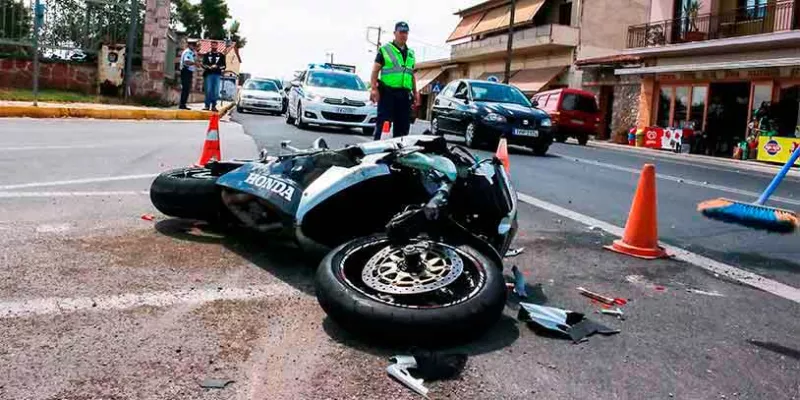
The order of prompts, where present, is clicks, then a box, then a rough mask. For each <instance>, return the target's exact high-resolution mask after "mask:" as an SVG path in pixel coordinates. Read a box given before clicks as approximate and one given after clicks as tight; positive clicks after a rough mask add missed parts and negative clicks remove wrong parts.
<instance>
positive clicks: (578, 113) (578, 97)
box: [531, 88, 600, 145]
mask: <svg viewBox="0 0 800 400" xmlns="http://www.w3.org/2000/svg"><path fill="white" fill-rule="evenodd" d="M531 102H533V105H534V107H538V108H541V109H542V110H544V111H547V113H548V114H550V119H551V120H552V121H553V128H552V129H553V131H554V135H553V136H554V137H555V139H556V141H557V142H559V143H563V142H565V141H566V140H567V138H568V137H570V136H571V137H574V138H576V139H578V143H580V144H581V145H586V142H588V141H589V135H594V134H595V133H596V132H597V125H598V124H599V123H600V110H599V109H598V107H597V100H596V99H595V97H594V94H593V93H592V92H587V91H585V90H578V89H568V88H564V89H555V90H548V91H546V92H541V93H537V94H536V95H535V96H533V98H531Z"/></svg>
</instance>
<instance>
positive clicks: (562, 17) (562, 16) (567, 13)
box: [558, 2, 572, 25]
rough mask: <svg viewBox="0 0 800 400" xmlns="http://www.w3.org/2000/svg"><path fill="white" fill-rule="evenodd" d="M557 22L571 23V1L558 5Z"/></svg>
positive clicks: (561, 23) (560, 23) (562, 23)
mask: <svg viewBox="0 0 800 400" xmlns="http://www.w3.org/2000/svg"><path fill="white" fill-rule="evenodd" d="M558 24H559V25H572V3H571V2H569V3H563V4H561V5H559V6H558Z"/></svg>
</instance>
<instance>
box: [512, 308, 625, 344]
mask: <svg viewBox="0 0 800 400" xmlns="http://www.w3.org/2000/svg"><path fill="white" fill-rule="evenodd" d="M519 304H520V306H522V308H521V309H520V311H519V315H518V316H517V319H519V320H520V321H526V322H529V323H533V324H534V325H533V326H538V327H542V328H544V329H547V330H550V331H554V332H559V333H562V334H564V335H567V336H569V337H570V338H571V339H572V341H573V343H580V342H582V341H583V340H584V339H585V338H587V337H589V336H591V335H593V334H595V333H600V334H603V335H611V334H616V333H619V332H620V331H619V330H618V329H612V328H609V327H607V326H605V325H602V324H599V323H597V322H594V321H592V320H590V319H588V318H586V316H585V315H583V314H581V313H578V312H574V311H568V310H562V309H560V308H555V307H545V306H538V305H536V304H530V303H519Z"/></svg>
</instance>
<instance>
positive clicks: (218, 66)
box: [203, 42, 227, 111]
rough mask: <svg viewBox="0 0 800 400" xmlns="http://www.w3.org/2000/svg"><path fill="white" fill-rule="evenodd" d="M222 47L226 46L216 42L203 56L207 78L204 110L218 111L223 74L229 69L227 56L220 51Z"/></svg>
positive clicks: (204, 75) (205, 76)
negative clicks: (226, 61) (226, 60)
mask: <svg viewBox="0 0 800 400" xmlns="http://www.w3.org/2000/svg"><path fill="white" fill-rule="evenodd" d="M222 46H224V44H223V43H222V42H215V43H214V44H212V47H211V51H210V52H208V53H206V55H204V56H203V70H204V72H203V77H204V78H205V93H206V104H205V108H203V109H204V110H208V109H209V108H211V111H217V100H219V85H220V80H221V79H222V73H223V72H224V71H225V68H226V67H227V65H226V63H225V55H224V54H222V53H220V51H219V49H220V47H222Z"/></svg>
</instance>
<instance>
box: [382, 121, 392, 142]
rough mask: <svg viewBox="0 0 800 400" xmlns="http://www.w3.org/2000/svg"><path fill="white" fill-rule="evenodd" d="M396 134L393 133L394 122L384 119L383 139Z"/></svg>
mask: <svg viewBox="0 0 800 400" xmlns="http://www.w3.org/2000/svg"><path fill="white" fill-rule="evenodd" d="M393 136H394V134H393V133H392V123H391V122H389V121H383V128H382V129H381V140H386V139H391V138H392V137H393Z"/></svg>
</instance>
